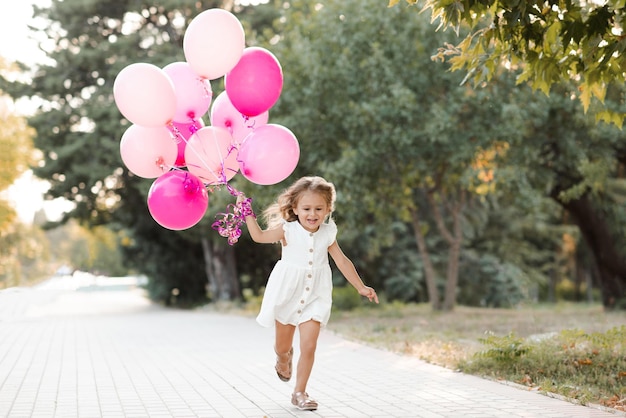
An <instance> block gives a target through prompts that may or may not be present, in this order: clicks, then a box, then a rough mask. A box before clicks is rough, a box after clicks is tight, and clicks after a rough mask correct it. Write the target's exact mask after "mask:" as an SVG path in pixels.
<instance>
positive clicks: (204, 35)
mask: <svg viewBox="0 0 626 418" xmlns="http://www.w3.org/2000/svg"><path fill="white" fill-rule="evenodd" d="M245 46H246V39H245V33H244V30H243V26H242V25H241V22H239V20H238V19H237V18H236V17H235V15H233V14H232V13H230V12H228V11H226V10H223V9H209V10H205V11H204V12H202V13H200V14H199V15H197V16H196V17H194V18H193V19H192V20H191V22H190V23H189V26H188V27H187V30H186V31H185V36H184V38H183V52H184V53H185V60H186V61H187V62H188V63H189V65H190V66H191V68H192V69H193V71H195V72H196V74H198V75H200V76H201V77H204V78H207V79H209V80H214V79H216V78H220V77H222V76H223V75H224V74H226V73H227V72H228V71H230V70H231V69H232V68H233V67H234V66H235V65H236V64H237V61H239V58H241V54H242V53H243V50H244V48H245Z"/></svg>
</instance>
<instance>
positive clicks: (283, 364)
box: [274, 321, 296, 382]
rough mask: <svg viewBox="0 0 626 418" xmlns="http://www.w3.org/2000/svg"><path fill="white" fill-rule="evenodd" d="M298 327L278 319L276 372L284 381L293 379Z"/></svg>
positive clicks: (275, 346)
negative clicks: (295, 337)
mask: <svg viewBox="0 0 626 418" xmlns="http://www.w3.org/2000/svg"><path fill="white" fill-rule="evenodd" d="M295 331H296V327H295V326H293V325H285V324H282V323H280V322H278V321H276V342H275V343H274V351H275V352H276V366H275V369H276V373H277V374H278V378H279V379H280V380H282V381H283V382H288V381H289V380H290V379H291V373H292V359H293V335H294V333H295Z"/></svg>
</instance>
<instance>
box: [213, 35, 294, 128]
mask: <svg viewBox="0 0 626 418" xmlns="http://www.w3.org/2000/svg"><path fill="white" fill-rule="evenodd" d="M224 88H225V89H226V93H228V97H229V98H230V101H231V103H232V104H233V106H235V108H236V109H237V110H238V111H239V112H240V113H242V114H244V115H246V116H257V115H260V114H261V113H263V112H265V111H267V110H269V109H270V108H271V107H272V106H273V105H274V104H275V103H276V101H277V100H278V98H279V97H280V93H281V91H282V89H283V70H282V68H281V67H280V63H279V62H278V60H277V59H276V57H275V56H274V55H273V54H272V53H271V52H270V51H268V50H267V49H264V48H259V47H250V48H246V49H244V51H243V54H242V55H241V59H240V60H239V62H238V63H237V65H236V66H235V68H233V69H232V70H231V71H230V72H228V73H227V74H226V76H225V77H224Z"/></svg>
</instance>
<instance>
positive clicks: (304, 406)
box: [291, 392, 317, 411]
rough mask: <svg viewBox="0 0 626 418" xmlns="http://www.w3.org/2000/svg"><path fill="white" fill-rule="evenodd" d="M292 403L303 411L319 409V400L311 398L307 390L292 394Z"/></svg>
mask: <svg viewBox="0 0 626 418" xmlns="http://www.w3.org/2000/svg"><path fill="white" fill-rule="evenodd" d="M291 403H292V404H294V405H295V406H296V408H298V409H299V410H301V411H315V410H316V409H317V401H315V400H313V399H311V398H309V394H308V393H306V392H296V393H294V394H292V395H291Z"/></svg>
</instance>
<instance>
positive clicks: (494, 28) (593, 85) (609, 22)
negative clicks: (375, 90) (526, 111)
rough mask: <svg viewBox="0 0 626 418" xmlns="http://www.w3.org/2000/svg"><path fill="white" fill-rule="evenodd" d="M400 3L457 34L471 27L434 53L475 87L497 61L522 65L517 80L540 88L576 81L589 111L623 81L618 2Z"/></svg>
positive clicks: (611, 116)
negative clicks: (419, 10) (429, 12)
mask: <svg viewBox="0 0 626 418" xmlns="http://www.w3.org/2000/svg"><path fill="white" fill-rule="evenodd" d="M399 2H400V0H389V2H388V4H389V6H390V7H392V6H395V5H397V4H398V3H399ZM406 2H407V3H409V4H411V5H416V4H419V3H421V4H422V10H425V9H430V10H432V20H433V21H439V27H440V28H444V29H445V28H453V29H454V30H455V31H457V32H458V31H459V29H460V28H461V27H463V26H466V27H469V29H470V31H469V33H467V34H466V35H464V36H463V37H462V39H461V41H460V42H457V43H452V42H451V43H446V44H445V46H442V47H441V49H440V50H439V51H438V52H437V53H436V54H434V56H435V57H436V58H437V59H448V60H449V61H450V63H451V64H452V69H453V70H464V71H466V73H467V75H466V79H471V80H473V81H474V83H475V84H476V85H480V84H481V83H483V82H484V81H489V80H490V79H491V78H492V76H493V75H494V74H495V73H496V72H497V71H498V68H500V67H502V66H505V65H506V66H507V67H509V68H521V70H522V71H521V72H520V73H519V75H518V77H517V81H518V82H519V83H523V82H528V83H530V85H531V86H532V87H533V89H535V90H540V91H542V92H544V93H546V94H548V93H549V92H550V91H551V88H552V86H553V85H555V84H557V83H559V82H562V81H575V82H576V84H577V86H578V93H577V95H578V98H579V99H580V101H581V102H582V104H583V106H584V109H585V111H587V109H588V108H589V106H590V104H591V102H592V99H593V98H595V99H597V100H599V101H601V102H604V100H605V97H606V94H607V92H608V91H610V90H611V89H612V88H614V86H616V85H621V84H622V83H623V82H624V74H625V71H626V58H625V57H624V50H625V48H626V40H625V39H624V36H623V33H622V31H623V28H624V23H625V19H626V6H625V4H624V2H623V1H620V0H608V1H605V2H594V1H572V0H564V1H553V0H549V1H537V0H532V1H517V0H487V1H471V0H456V1H453V2H450V1H447V0H424V1H423V2H420V1H418V0H406ZM625 116H626V113H624V112H623V111H619V110H616V109H612V108H611V107H606V108H604V109H603V110H600V111H598V112H597V118H598V119H601V120H605V121H607V122H612V123H615V124H616V125H617V126H620V127H621V126H622V123H623V120H624V117H625Z"/></svg>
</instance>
